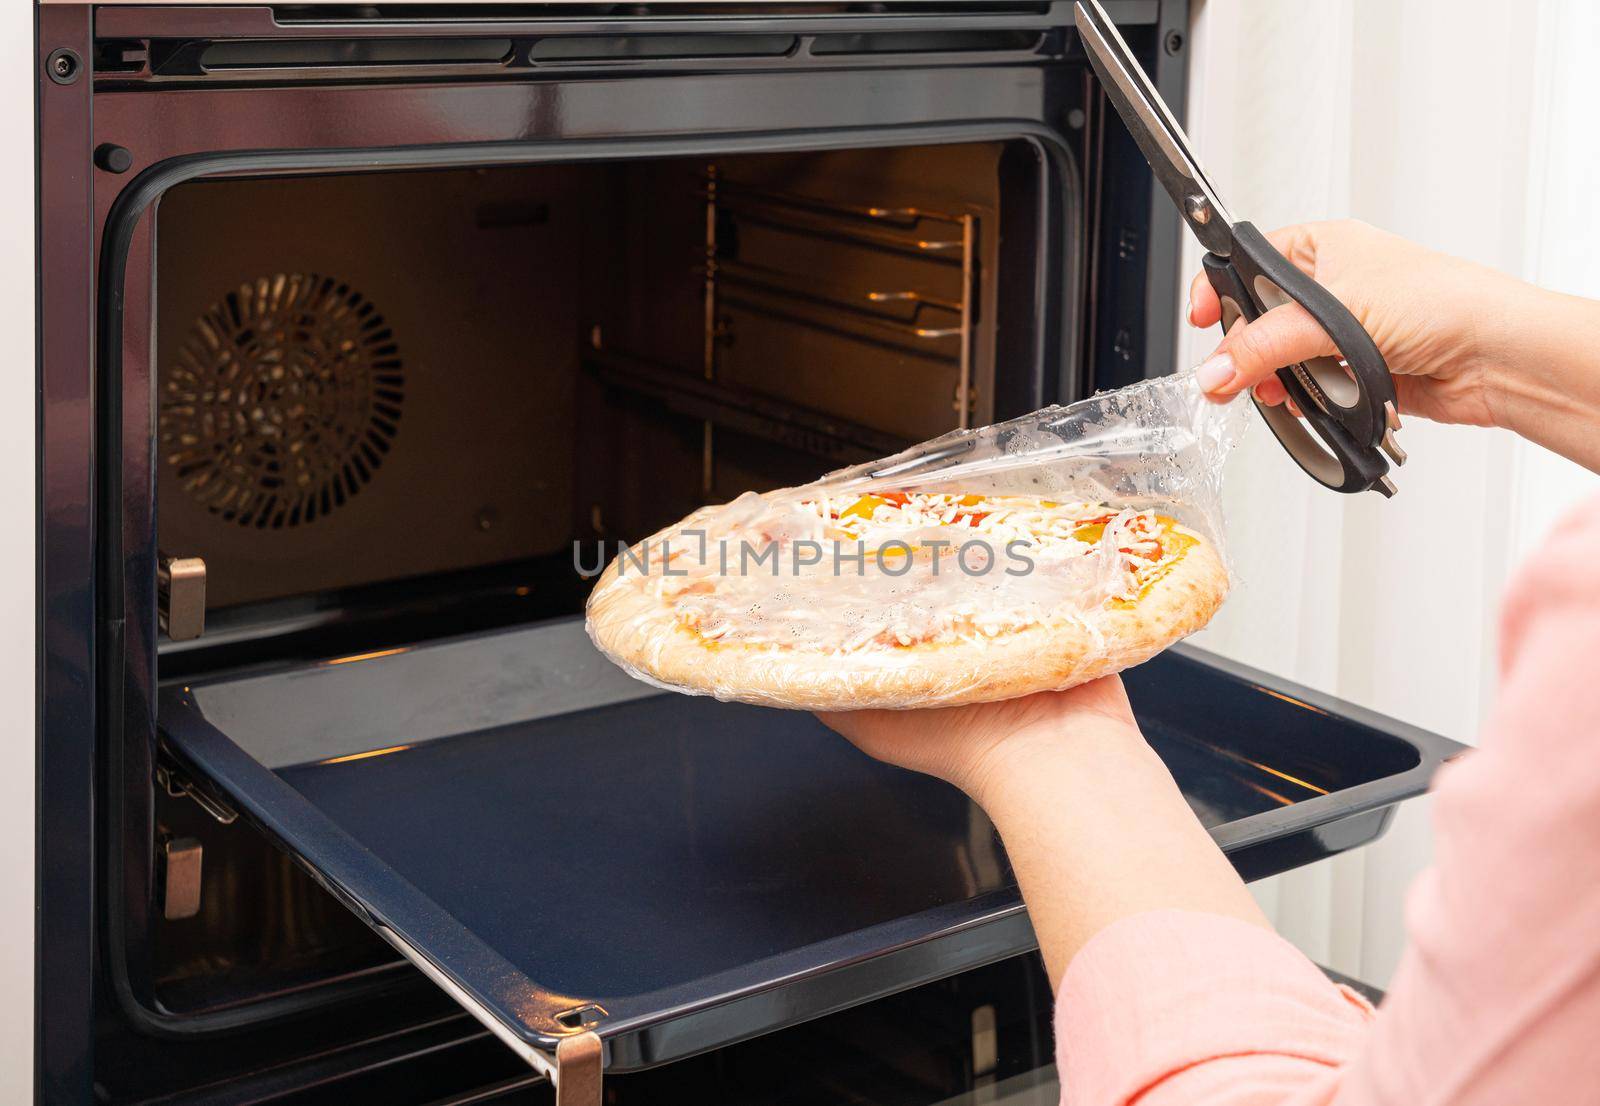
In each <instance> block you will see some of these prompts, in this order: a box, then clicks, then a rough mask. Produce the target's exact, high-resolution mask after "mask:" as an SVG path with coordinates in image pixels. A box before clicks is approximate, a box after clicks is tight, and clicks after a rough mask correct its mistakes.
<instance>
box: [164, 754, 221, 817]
mask: <svg viewBox="0 0 1600 1106" xmlns="http://www.w3.org/2000/svg"><path fill="white" fill-rule="evenodd" d="M156 783H157V784H158V785H160V786H161V787H163V788H165V789H166V792H167V794H168V795H171V796H172V797H173V798H174V799H182V798H185V797H187V798H189V799H192V800H194V802H195V803H197V804H198V805H199V807H200V809H201V810H203V811H205V812H206V813H207V814H209V815H211V817H213V818H215V819H216V820H217V821H219V822H221V823H222V824H223V825H225V826H231V825H232V824H233V822H234V819H236V818H238V817H239V812H238V811H237V810H234V809H233V807H231V806H229V805H228V804H227V803H226V802H224V801H223V800H222V799H221V798H220V797H218V796H217V795H216V794H214V793H212V792H211V791H209V790H207V789H206V788H204V787H202V786H200V785H199V784H197V783H195V781H194V780H193V779H191V778H190V777H189V775H188V774H187V773H186V772H184V770H183V769H182V768H179V767H178V766H177V765H175V764H168V763H157V764H156Z"/></svg>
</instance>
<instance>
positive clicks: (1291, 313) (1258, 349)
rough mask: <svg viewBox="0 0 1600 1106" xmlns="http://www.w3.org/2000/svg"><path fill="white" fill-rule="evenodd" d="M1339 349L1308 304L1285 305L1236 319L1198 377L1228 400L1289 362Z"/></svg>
mask: <svg viewBox="0 0 1600 1106" xmlns="http://www.w3.org/2000/svg"><path fill="white" fill-rule="evenodd" d="M1337 353H1338V350H1336V349H1335V348H1334V345H1333V340H1332V339H1331V338H1329V337H1328V335H1327V333H1326V332H1325V331H1324V330H1323V329H1322V327H1321V326H1319V325H1318V324H1317V321H1316V320H1315V319H1313V318H1312V317H1311V315H1310V313H1309V312H1307V311H1306V309H1305V308H1303V307H1301V306H1300V305H1299V304H1298V303H1286V304H1283V305H1282V306H1279V307H1274V308H1273V309H1272V310H1271V311H1268V312H1267V313H1266V314H1264V315H1262V316H1261V317H1260V318H1259V319H1256V320H1255V321H1254V322H1249V323H1247V322H1244V321H1243V320H1240V321H1239V322H1237V323H1235V324H1234V326H1233V329H1232V330H1230V331H1228V336H1227V337H1226V338H1224V339H1223V340H1222V344H1221V345H1220V346H1218V347H1217V351H1216V352H1215V353H1213V354H1212V355H1211V356H1210V357H1208V358H1206V359H1205V361H1203V362H1201V364H1200V367H1199V368H1198V369H1196V370H1195V379H1196V381H1197V382H1198V383H1199V385H1200V390H1201V391H1203V392H1205V393H1206V394H1207V395H1208V396H1211V397H1213V398H1216V399H1228V398H1230V397H1232V396H1235V395H1237V394H1238V393H1240V392H1243V391H1247V390H1249V389H1250V388H1254V387H1255V386H1256V385H1257V384H1259V383H1261V381H1263V380H1265V379H1267V378H1268V377H1270V376H1271V375H1272V374H1273V373H1275V372H1277V371H1278V370H1279V369H1281V368H1283V367H1284V366H1286V365H1292V364H1294V363H1295V362H1297V361H1304V360H1306V359H1308V358H1311V357H1321V356H1324V355H1333V354H1337Z"/></svg>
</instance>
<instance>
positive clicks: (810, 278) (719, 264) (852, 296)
mask: <svg viewBox="0 0 1600 1106" xmlns="http://www.w3.org/2000/svg"><path fill="white" fill-rule="evenodd" d="M704 194H705V197H706V260H705V281H706V284H705V287H706V337H705V350H706V357H705V377H706V379H707V380H715V379H716V375H717V374H716V351H717V348H718V346H719V344H720V342H721V340H722V337H723V335H722V330H723V323H722V321H721V317H720V312H719V310H718V307H719V305H720V304H721V303H731V304H736V305H737V306H738V307H739V308H740V309H741V310H745V311H750V312H754V313H758V314H765V315H768V316H773V317H780V318H783V319H784V320H785V321H788V322H793V323H796V324H798V325H802V326H814V327H822V328H824V329H833V327H832V325H831V323H832V321H833V320H838V321H839V322H841V323H843V324H844V325H843V326H842V327H840V328H839V329H841V330H842V331H843V332H845V333H849V330H850V327H852V326H854V327H859V328H861V329H864V330H867V331H871V332H875V333H876V334H877V335H879V336H880V337H881V338H883V339H884V340H890V341H895V342H897V343H908V344H910V345H911V346H913V347H916V346H921V345H925V344H930V343H940V342H947V341H948V340H950V339H954V340H955V344H956V353H955V355H954V357H953V358H951V360H954V361H955V363H956V365H957V367H958V376H957V383H956V389H955V394H954V396H953V397H952V406H953V407H954V409H955V412H956V428H957V429H962V430H964V429H966V428H967V427H969V426H970V425H971V422H972V414H973V408H974V406H975V404H974V399H975V396H974V394H973V349H974V344H975V341H976V321H977V320H976V316H977V303H978V288H977V281H978V257H977V248H978V232H979V219H978V216H977V215H976V214H975V213H972V212H948V211H939V210H935V209H931V208H924V207H918V206H914V205H913V206H905V205H901V206H892V205H885V204H850V203H842V202H839V201H836V200H827V199H821V198H818V197H814V196H806V195H800V194H796V193H790V192H783V191H777V190H772V189H765V188H757V187H753V186H749V185H743V184H738V183H734V182H730V181H728V180H726V179H723V178H722V177H721V176H720V174H719V172H718V169H717V166H715V165H711V166H709V167H708V168H707V172H706V180H705V193H704ZM723 215H726V216H729V217H730V218H732V219H733V220H735V221H738V220H744V221H748V222H750V223H753V224H758V225H762V226H765V227H769V228H771V229H774V230H777V231H780V232H782V233H785V234H792V235H797V236H800V237H804V238H810V239H813V240H821V241H829V242H835V243H839V244H841V245H844V246H847V247H854V248H859V249H867V250H875V251H881V252H886V253H893V254H900V255H904V256H907V257H912V258H917V259H920V260H923V261H928V262H933V263H935V264H943V265H955V266H959V267H960V270H961V277H960V293H959V296H958V297H957V298H954V299H951V298H949V297H948V296H939V295H934V294H932V293H929V292H926V291H923V290H921V289H918V288H915V287H910V288H906V287H894V288H881V289H879V288H874V289H870V290H868V291H866V292H864V293H859V292H855V291H850V290H845V289H839V288H833V287H829V286H828V285H826V284H825V283H823V284H819V283H818V281H817V279H816V277H815V275H814V274H810V273H802V272H790V271H785V270H782V269H778V268H774V267H771V266H758V265H753V264H750V263H747V262H743V261H740V260H739V259H737V258H733V257H724V256H722V255H721V252H722V251H721V250H720V247H719V243H718V239H717V235H718V226H719V224H720V218H721V216H723ZM741 291H743V292H745V293H746V294H745V295H740V294H739V293H740V292H741ZM770 301H779V303H781V304H783V305H784V306H778V305H775V304H774V303H773V302H770ZM795 305H805V306H806V307H808V308H811V309H815V310H817V311H818V312H819V313H821V315H822V317H821V318H818V319H812V318H810V317H808V316H807V315H806V313H805V312H804V311H795V310H789V309H786V308H788V307H792V306H795ZM895 305H898V306H902V307H908V308H909V310H907V311H902V312H900V313H894V312H892V311H884V310H881V308H882V307H884V306H895ZM875 308H879V309H878V310H875ZM929 315H936V316H940V318H938V319H937V320H934V321H930V320H929V319H928V318H927V316H929ZM946 348H948V347H946ZM923 355H924V356H932V357H937V358H940V359H944V358H945V357H946V356H948V355H947V354H944V353H942V352H941V351H940V350H938V349H937V348H931V349H928V350H926V351H925V352H924V353H923ZM708 442H709V438H708ZM706 463H707V468H708V471H709V467H710V464H711V461H710V459H709V446H708V459H707V462H706Z"/></svg>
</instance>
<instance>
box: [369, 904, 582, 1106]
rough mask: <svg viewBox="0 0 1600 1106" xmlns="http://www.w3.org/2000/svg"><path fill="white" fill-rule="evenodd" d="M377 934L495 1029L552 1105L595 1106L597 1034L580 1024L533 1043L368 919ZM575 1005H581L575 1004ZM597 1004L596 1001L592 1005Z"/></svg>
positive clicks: (401, 940)
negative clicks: (543, 1043)
mask: <svg viewBox="0 0 1600 1106" xmlns="http://www.w3.org/2000/svg"><path fill="white" fill-rule="evenodd" d="M373 929H374V930H376V932H377V934H378V936H380V937H382V938H383V939H384V940H385V941H387V942H388V943H389V944H390V945H392V946H394V948H395V950H396V951H397V952H399V953H400V955H401V956H404V957H405V958H406V959H407V960H409V961H411V963H412V964H414V965H415V966H416V967H417V969H418V970H419V971H421V972H422V974H423V975H425V976H427V977H428V978H429V979H430V980H432V981H433V982H434V983H435V984H436V985H437V986H438V987H439V988H440V989H441V990H443V991H444V993H445V994H447V995H449V996H450V997H451V998H452V999H454V1000H455V1001H456V1002H457V1003H459V1004H460V1005H461V1007H462V1008H463V1009H464V1010H466V1011H467V1013H469V1014H471V1015H472V1016H473V1018H475V1019H476V1020H477V1021H478V1022H479V1023H480V1024H481V1025H483V1026H484V1027H485V1028H486V1029H488V1030H489V1032H490V1033H493V1034H494V1035H495V1038H496V1039H497V1040H499V1041H500V1042H501V1043H502V1044H504V1045H505V1046H506V1047H507V1048H509V1049H511V1051H512V1052H514V1053H516V1054H517V1056H519V1057H521V1059H522V1060H523V1062H524V1063H526V1064H527V1065H528V1066H529V1067H531V1068H532V1069H533V1070H534V1071H536V1072H538V1073H539V1074H540V1075H542V1076H544V1077H545V1078H546V1079H548V1080H549V1081H550V1083H551V1085H552V1086H553V1087H555V1091H556V1106H601V1102H602V1085H603V1083H604V1081H605V1047H604V1045H603V1043H602V1042H601V1040H600V1036H599V1034H597V1033H596V1032H595V1031H594V1030H593V1029H591V1028H588V1025H589V1024H593V1023H580V1025H581V1026H582V1027H581V1028H579V1029H578V1030H577V1031H576V1032H574V1033H573V1034H572V1036H570V1037H564V1038H562V1040H561V1041H560V1042H559V1043H558V1044H557V1045H556V1047H555V1050H554V1051H553V1052H547V1051H545V1050H544V1049H541V1048H535V1047H534V1046H533V1045H530V1044H529V1043H528V1042H527V1041H524V1040H523V1039H522V1038H521V1037H518V1036H517V1035H516V1034H514V1033H512V1032H511V1031H510V1030H509V1029H507V1028H506V1026H505V1023H503V1022H502V1021H501V1020H500V1019H499V1018H497V1017H495V1016H494V1014H492V1013H490V1012H489V1011H488V1010H487V1009H486V1008H485V1007H484V1005H483V1004H482V1003H481V1002H479V1001H478V1000H477V999H476V998H475V997H474V996H473V995H472V994H471V992H469V991H467V990H466V989H465V988H464V987H462V986H461V985H460V984H458V983H456V981H455V980H453V979H451V978H450V977H449V976H448V975H446V974H445V973H444V972H442V971H440V970H439V969H438V968H437V967H435V966H434V964H433V962H432V961H431V960H429V959H428V957H427V955H426V954H424V953H423V952H422V951H421V950H420V949H418V948H416V947H415V946H414V945H412V944H411V943H410V942H409V941H407V940H406V939H405V938H404V937H401V936H400V935H399V934H398V933H396V932H395V931H394V930H392V929H390V928H389V927H388V926H386V925H382V924H374V925H373ZM579 1009H580V1010H582V1009H583V1008H582V1007H580V1008H579ZM595 1009H596V1010H598V1009H599V1008H598V1007H595Z"/></svg>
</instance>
